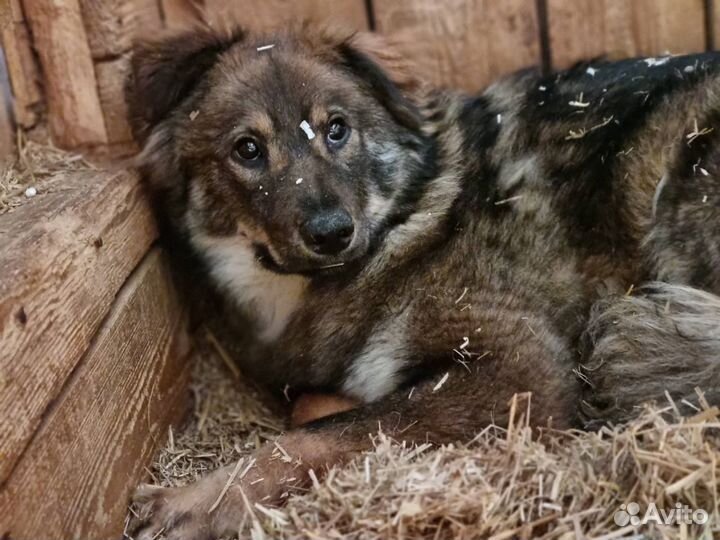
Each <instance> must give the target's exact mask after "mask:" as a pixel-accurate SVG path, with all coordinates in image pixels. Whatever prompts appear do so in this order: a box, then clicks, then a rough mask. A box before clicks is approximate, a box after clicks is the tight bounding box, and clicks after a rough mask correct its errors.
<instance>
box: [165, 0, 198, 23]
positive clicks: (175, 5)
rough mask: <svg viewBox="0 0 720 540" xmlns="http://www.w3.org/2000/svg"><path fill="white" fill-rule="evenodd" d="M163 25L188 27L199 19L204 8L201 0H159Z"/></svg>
mask: <svg viewBox="0 0 720 540" xmlns="http://www.w3.org/2000/svg"><path fill="white" fill-rule="evenodd" d="M160 5H161V6H162V12H163V19H164V21H165V26H166V27H168V28H172V29H179V28H188V27H191V26H192V25H193V24H196V23H197V22H198V21H199V20H200V19H201V14H202V12H203V10H204V7H203V3H202V1H201V0H160Z"/></svg>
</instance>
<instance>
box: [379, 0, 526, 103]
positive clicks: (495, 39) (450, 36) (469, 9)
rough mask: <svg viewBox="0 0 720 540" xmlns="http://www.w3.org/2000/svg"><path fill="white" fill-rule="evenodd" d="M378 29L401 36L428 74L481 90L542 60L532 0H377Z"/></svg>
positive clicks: (406, 50) (440, 82)
mask: <svg viewBox="0 0 720 540" xmlns="http://www.w3.org/2000/svg"><path fill="white" fill-rule="evenodd" d="M373 6H374V11H375V21H376V26H377V29H378V30H379V31H380V32H382V33H384V34H387V35H389V36H392V37H393V38H394V39H397V40H398V41H399V46H400V49H401V51H402V52H403V53H404V54H405V55H406V56H407V57H408V58H410V59H411V60H413V61H414V62H415V64H416V65H417V66H418V69H419V70H420V71H419V72H420V74H421V75H422V76H423V78H425V79H426V80H428V81H430V82H432V83H434V84H436V85H443V86H450V87H459V88H463V89H465V90H471V91H472V90H477V89H479V88H482V87H484V86H485V85H487V84H488V83H490V82H492V81H493V80H495V79H496V78H497V77H499V76H501V75H504V74H506V73H509V72H512V71H515V70H516V69H519V68H522V67H527V66H534V65H538V64H539V63H540V48H539V45H538V43H539V40H538V37H539V28H538V17H537V12H536V7H535V1H534V0H503V1H502V2H498V1H497V0H447V1H444V2H436V1H435V0H392V1H390V0H379V1H375V2H374V3H373Z"/></svg>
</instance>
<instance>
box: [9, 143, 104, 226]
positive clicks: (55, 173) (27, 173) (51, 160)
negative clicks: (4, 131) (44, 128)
mask: <svg viewBox="0 0 720 540" xmlns="http://www.w3.org/2000/svg"><path fill="white" fill-rule="evenodd" d="M17 148H18V151H17V154H16V155H14V156H13V157H12V158H10V159H7V160H4V161H0V215H2V214H5V213H6V212H11V211H13V210H14V209H15V208H17V207H19V206H21V205H22V204H23V203H24V202H26V201H28V200H29V198H28V197H27V196H26V195H25V190H26V189H27V188H29V187H33V188H35V191H36V192H37V195H35V196H41V195H42V194H43V193H47V192H49V191H50V190H52V189H54V188H55V187H59V186H56V185H55V182H54V180H55V179H57V178H59V177H61V175H60V174H59V173H65V172H68V171H77V170H87V169H94V168H95V167H94V166H93V165H91V164H90V163H89V162H88V161H87V160H86V159H85V158H84V157H83V156H81V155H80V154H73V153H70V152H66V151H64V150H60V149H58V148H55V147H54V146H52V145H51V144H49V143H45V144H43V143H38V142H35V141H30V140H26V139H25V138H24V136H23V134H22V132H18V139H17Z"/></svg>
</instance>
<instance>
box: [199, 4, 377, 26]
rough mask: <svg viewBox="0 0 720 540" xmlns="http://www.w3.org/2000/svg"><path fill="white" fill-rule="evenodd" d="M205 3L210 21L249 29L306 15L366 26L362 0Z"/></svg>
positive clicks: (334, 22) (310, 17)
mask: <svg viewBox="0 0 720 540" xmlns="http://www.w3.org/2000/svg"><path fill="white" fill-rule="evenodd" d="M205 6H206V11H207V14H208V19H209V21H210V22H211V24H213V25H221V24H224V23H225V21H229V20H232V21H240V22H241V23H242V24H243V25H244V26H246V27H247V28H250V29H252V30H260V31H264V30H271V29H277V28H279V27H281V26H283V25H286V24H287V23H288V22H291V21H299V20H303V19H308V20H313V21H318V22H328V23H332V24H336V25H337V24H339V25H342V26H345V27H348V28H350V29H355V30H366V29H367V28H368V20H367V12H366V8H365V0H264V1H263V2H258V1H257V0H233V1H231V2H227V1H226V0H205ZM249 13H252V16H251V17H248V14H249Z"/></svg>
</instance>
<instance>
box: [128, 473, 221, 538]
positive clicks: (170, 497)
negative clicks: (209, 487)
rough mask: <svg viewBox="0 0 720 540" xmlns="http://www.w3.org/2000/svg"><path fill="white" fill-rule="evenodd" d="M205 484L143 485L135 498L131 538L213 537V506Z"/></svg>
mask: <svg viewBox="0 0 720 540" xmlns="http://www.w3.org/2000/svg"><path fill="white" fill-rule="evenodd" d="M203 483H204V482H199V483H197V484H193V485H190V486H187V487H180V488H164V487H160V486H152V485H147V484H146V485H142V486H140V487H139V488H138V489H137V491H136V492H135V496H134V497H133V509H134V519H133V523H132V524H131V526H130V530H131V531H133V533H132V537H133V538H134V539H135V540H158V539H166V540H210V539H211V538H213V531H212V521H211V515H210V513H209V509H210V506H209V505H208V502H207V499H208V497H207V494H206V493H204V490H203V486H202V484H203ZM210 504H212V503H210Z"/></svg>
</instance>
